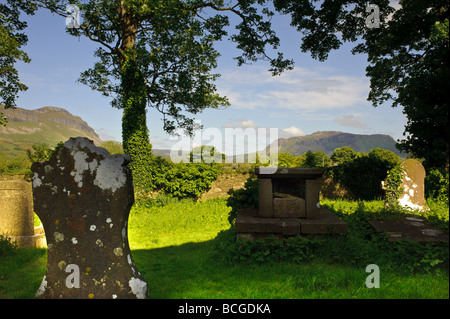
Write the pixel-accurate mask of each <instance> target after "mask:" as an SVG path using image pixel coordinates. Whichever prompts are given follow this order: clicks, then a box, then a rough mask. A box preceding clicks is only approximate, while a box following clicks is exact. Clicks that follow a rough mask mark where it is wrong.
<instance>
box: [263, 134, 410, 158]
mask: <svg viewBox="0 0 450 319" xmlns="http://www.w3.org/2000/svg"><path fill="white" fill-rule="evenodd" d="M274 143H277V144H276V146H277V149H278V152H280V153H291V154H293V155H296V156H298V155H302V154H303V153H305V152H307V151H313V152H316V151H322V152H324V153H325V154H327V155H328V156H331V154H333V151H334V150H335V149H336V148H339V147H344V146H349V147H351V148H352V149H353V150H354V151H355V152H363V153H367V152H369V151H370V150H372V149H374V148H377V147H379V148H381V149H384V150H388V151H392V152H394V153H395V154H397V155H399V156H404V155H405V154H403V153H401V152H400V151H399V150H397V149H396V148H395V144H396V142H395V140H394V139H393V138H392V137H391V136H389V135H384V134H372V135H360V134H351V133H344V132H336V131H320V132H315V133H313V134H310V135H305V136H295V137H290V138H280V139H278V140H277V141H275V142H274ZM266 151H269V147H267V149H266Z"/></svg>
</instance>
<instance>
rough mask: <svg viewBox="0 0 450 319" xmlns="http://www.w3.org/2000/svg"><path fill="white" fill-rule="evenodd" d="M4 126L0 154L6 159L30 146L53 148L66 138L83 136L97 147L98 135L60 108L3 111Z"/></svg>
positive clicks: (0, 133) (1, 133) (0, 134)
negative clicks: (7, 156)
mask: <svg viewBox="0 0 450 319" xmlns="http://www.w3.org/2000/svg"><path fill="white" fill-rule="evenodd" d="M0 109H1V111H2V113H3V114H4V115H5V116H6V117H7V119H8V124H7V125H6V126H0V152H2V154H4V155H5V153H6V154H7V155H9V156H16V155H18V154H19V153H22V152H25V150H26V149H30V148H31V145H33V144H40V143H46V144H48V145H49V146H50V147H54V146H55V145H56V144H57V143H58V142H60V141H63V142H65V141H67V140H68V139H69V138H70V137H78V136H82V137H87V138H89V139H91V140H92V141H94V143H95V144H97V145H99V144H100V143H101V142H102V141H101V139H100V137H99V136H98V134H97V133H96V132H95V131H94V129H92V128H91V127H90V126H89V125H88V124H87V123H86V122H85V121H83V120H82V119H81V118H80V117H78V116H75V115H73V114H71V113H70V112H68V111H67V110H65V109H63V108H60V107H52V106H46V107H42V108H40V109H36V110H26V109H22V108H15V109H4V108H3V106H0Z"/></svg>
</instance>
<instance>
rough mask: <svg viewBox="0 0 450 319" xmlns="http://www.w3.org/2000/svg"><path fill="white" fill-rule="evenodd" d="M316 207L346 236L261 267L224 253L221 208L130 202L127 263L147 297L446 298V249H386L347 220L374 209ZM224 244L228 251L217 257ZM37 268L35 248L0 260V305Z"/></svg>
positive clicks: (33, 281) (21, 289) (440, 213)
mask: <svg viewBox="0 0 450 319" xmlns="http://www.w3.org/2000/svg"><path fill="white" fill-rule="evenodd" d="M323 204H324V205H327V206H328V207H329V208H330V210H332V211H334V212H335V213H336V214H338V215H339V216H341V217H342V218H344V219H346V220H347V221H348V222H349V228H350V233H349V235H348V236H342V237H338V238H334V239H326V240H325V242H324V244H322V245H321V246H320V247H319V248H317V249H316V250H314V251H312V253H310V254H311V256H310V258H307V259H303V260H298V259H294V260H292V259H284V260H283V259H280V260H270V258H269V259H268V260H267V261H261V260H260V259H258V260H252V256H251V255H248V254H247V255H246V259H242V260H241V261H239V260H238V258H234V257H235V256H232V255H230V251H233V249H235V248H236V247H239V246H236V247H234V248H233V247H231V246H233V245H234V244H233V239H232V238H234V237H233V233H232V231H233V230H232V229H229V228H230V225H229V223H228V220H227V218H228V212H229V210H230V208H229V207H228V206H227V205H226V201H225V200H222V199H213V200H208V201H206V202H199V203H195V202H192V201H188V200H183V201H178V200H171V199H159V200H147V201H139V202H137V203H136V204H135V206H134V207H133V208H132V210H131V213H130V219H129V241H130V246H131V249H132V254H133V258H134V260H135V262H136V264H137V267H138V269H139V270H140V272H141V273H142V275H143V276H144V277H145V278H146V279H147V281H148V283H149V297H150V298H152V299H160V298H167V299H173V298H182V299H185V298H199V299H203V298H221V299H230V298H232V299H235V298H237V299H241V298H245V299H246V298H258V299H266V298H267V299H274V298H283V299H303V298H306V299H324V298H326V299H334V298H345V299H347V298H358V299H366V298H370V299H372V298H383V299H384V298H394V299H411V298H414V299H417V298H433V299H436V298H449V277H448V244H447V245H444V246H443V247H425V248H423V246H420V247H419V246H416V245H414V244H411V243H404V244H401V245H398V247H397V246H396V247H391V246H389V245H390V244H389V243H387V242H386V241H385V240H383V238H382V236H378V235H373V234H372V233H370V230H368V228H365V226H363V225H364V220H362V218H360V217H358V218H356V217H357V215H358V214H362V212H363V213H364V214H366V213H367V214H369V213H370V214H380V215H381V214H385V215H386V214H387V213H386V212H385V211H384V210H383V205H382V203H381V202H377V201H375V202H365V203H355V202H348V201H330V200H325V201H323ZM434 211H435V212H436V213H435V214H434V213H430V214H429V215H430V216H429V219H430V220H434V221H435V222H436V223H437V224H440V225H443V227H444V228H445V225H447V231H448V208H446V209H445V208H444V209H442V207H441V206H439V205H438V204H436V207H435V208H434ZM394 215H395V214H394ZM394 215H393V214H391V215H390V216H391V218H395V216H394ZM387 216H389V214H387ZM221 231H222V233H221V236H217V235H218V233H219V232H221ZM368 234H369V235H370V236H369V235H368ZM377 236H378V237H377ZM224 239H226V240H227V241H224ZM221 241H222V242H221ZM227 245H229V246H230V247H229V248H230V249H223V247H224V246H227ZM220 247H222V248H220ZM219 248H220V249H219ZM445 249H446V250H447V255H446V256H445ZM234 251H239V250H234ZM385 251H386V253H385ZM412 251H416V252H417V251H419V253H418V254H417V253H416V254H414V253H413V254H411V252H412ZM442 251H444V253H442ZM422 252H423V256H422V257H421V254H422ZM255 254H256V253H255ZM413 255H415V256H413ZM417 255H418V256H417ZM258 256H260V255H258ZM445 258H446V260H445ZM394 259H395V260H394ZM402 261H404V264H402ZM399 262H400V264H399ZM369 263H377V265H378V266H379V267H380V288H372V289H369V288H367V287H366V284H365V282H366V278H367V276H368V275H369V274H368V273H366V271H365V267H366V265H367V264H369ZM45 266H46V250H44V249H16V250H15V251H14V252H12V253H10V254H7V255H6V256H0V298H33V297H34V293H35V291H36V290H37V288H38V287H39V284H40V282H41V280H42V276H43V275H44V273H45Z"/></svg>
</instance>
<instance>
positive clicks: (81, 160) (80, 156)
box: [71, 151, 89, 183]
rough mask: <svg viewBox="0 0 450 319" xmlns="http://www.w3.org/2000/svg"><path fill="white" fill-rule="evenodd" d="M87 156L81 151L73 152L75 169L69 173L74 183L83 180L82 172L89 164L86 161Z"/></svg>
mask: <svg viewBox="0 0 450 319" xmlns="http://www.w3.org/2000/svg"><path fill="white" fill-rule="evenodd" d="M87 157H88V156H87V154H86V153H85V152H83V151H78V152H75V154H73V159H74V160H75V164H74V169H75V171H72V172H71V175H73V179H74V180H75V182H76V183H79V182H81V181H83V173H84V172H85V171H86V170H88V169H89V164H88V163H87V162H86V159H87Z"/></svg>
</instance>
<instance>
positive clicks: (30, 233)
mask: <svg viewBox="0 0 450 319" xmlns="http://www.w3.org/2000/svg"><path fill="white" fill-rule="evenodd" d="M33 224H34V211H33V198H32V190H31V181H30V180H29V179H28V178H27V177H26V176H25V175H11V176H8V175H4V176H0V235H2V236H4V237H9V238H10V240H11V241H13V242H15V244H16V245H17V247H21V248H23V247H27V248H30V247H43V246H45V244H43V242H45V236H44V235H43V234H36V233H35V228H34V227H33Z"/></svg>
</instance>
